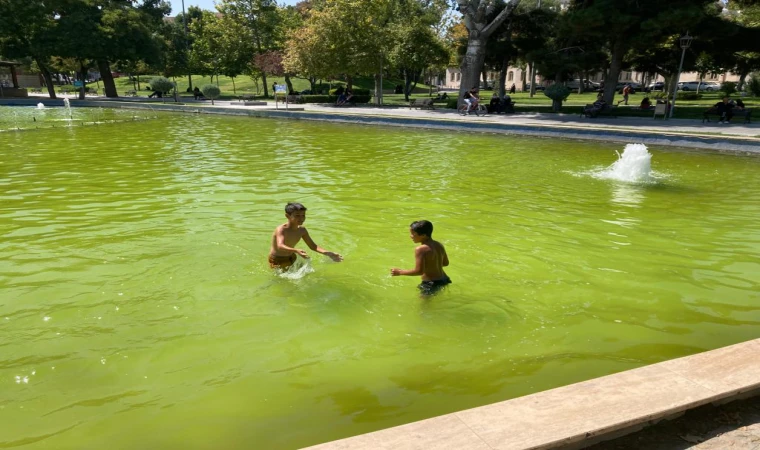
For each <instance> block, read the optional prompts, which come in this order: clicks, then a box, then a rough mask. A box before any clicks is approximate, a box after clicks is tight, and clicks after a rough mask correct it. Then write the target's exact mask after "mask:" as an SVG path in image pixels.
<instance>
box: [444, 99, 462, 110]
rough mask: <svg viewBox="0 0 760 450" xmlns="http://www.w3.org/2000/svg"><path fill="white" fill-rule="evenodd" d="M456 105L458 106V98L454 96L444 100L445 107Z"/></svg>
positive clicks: (454, 106) (455, 106)
mask: <svg viewBox="0 0 760 450" xmlns="http://www.w3.org/2000/svg"><path fill="white" fill-rule="evenodd" d="M458 106H459V100H457V99H456V98H449V99H448V100H446V108H447V109H457V107H458Z"/></svg>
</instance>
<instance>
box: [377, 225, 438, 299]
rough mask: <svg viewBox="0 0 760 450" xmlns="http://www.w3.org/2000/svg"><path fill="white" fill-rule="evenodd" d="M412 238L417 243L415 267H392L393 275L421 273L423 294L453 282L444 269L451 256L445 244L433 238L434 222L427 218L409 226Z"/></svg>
mask: <svg viewBox="0 0 760 450" xmlns="http://www.w3.org/2000/svg"><path fill="white" fill-rule="evenodd" d="M409 233H410V236H409V237H410V238H412V241H414V242H415V243H417V244H420V245H419V246H418V247H417V248H416V249H414V260H415V265H414V269H411V270H402V269H391V275H393V276H394V277H397V276H399V275H421V276H422V283H420V285H419V289H420V292H421V293H422V295H432V294H435V293H436V292H438V291H439V290H441V289H442V288H443V287H444V286H446V285H447V284H449V283H451V279H450V278H449V277H448V275H446V272H444V271H443V268H444V267H446V266H448V265H449V257H448V256H447V255H446V249H445V248H443V245H442V244H441V243H440V242H438V241H434V240H433V237H432V236H433V224H432V223H430V222H428V221H427V220H418V221H417V222H414V223H412V224H411V225H410V226H409Z"/></svg>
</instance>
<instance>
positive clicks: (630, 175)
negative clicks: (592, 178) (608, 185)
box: [599, 144, 652, 182]
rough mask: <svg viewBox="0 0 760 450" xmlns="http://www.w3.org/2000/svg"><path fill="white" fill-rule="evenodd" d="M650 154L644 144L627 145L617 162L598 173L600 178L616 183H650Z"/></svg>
mask: <svg viewBox="0 0 760 450" xmlns="http://www.w3.org/2000/svg"><path fill="white" fill-rule="evenodd" d="M651 160H652V154H651V153H649V151H647V146H646V145H644V144H627V145H626V146H625V149H623V154H622V155H621V154H620V153H618V160H617V161H615V162H614V163H613V164H612V165H611V166H610V167H608V168H606V169H604V170H603V171H602V172H600V173H599V177H600V178H606V179H610V180H618V181H628V182H637V181H650V180H651V179H652V177H651V172H652V164H651Z"/></svg>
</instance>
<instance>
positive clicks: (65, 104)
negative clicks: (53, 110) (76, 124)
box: [63, 98, 73, 119]
mask: <svg viewBox="0 0 760 450" xmlns="http://www.w3.org/2000/svg"><path fill="white" fill-rule="evenodd" d="M63 108H64V111H66V117H68V118H69V119H73V116H72V115H71V102H69V99H67V98H64V99H63Z"/></svg>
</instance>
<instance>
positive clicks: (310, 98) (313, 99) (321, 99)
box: [277, 89, 372, 103]
mask: <svg viewBox="0 0 760 450" xmlns="http://www.w3.org/2000/svg"><path fill="white" fill-rule="evenodd" d="M364 90H366V89H364ZM299 97H300V100H301V101H300V103H335V102H337V101H338V96H337V95H301V96H299ZM277 100H278V101H281V102H284V101H285V94H277ZM370 100H372V96H371V95H354V96H353V97H351V100H349V103H369V102H370Z"/></svg>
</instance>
